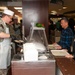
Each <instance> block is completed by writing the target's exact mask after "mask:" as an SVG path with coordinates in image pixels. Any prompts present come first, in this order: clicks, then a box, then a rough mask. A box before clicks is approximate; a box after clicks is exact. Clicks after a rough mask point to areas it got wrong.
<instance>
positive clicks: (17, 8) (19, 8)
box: [14, 7, 22, 10]
mask: <svg viewBox="0 0 75 75" xmlns="http://www.w3.org/2000/svg"><path fill="white" fill-rule="evenodd" d="M14 9H17V10H18V9H22V7H14Z"/></svg>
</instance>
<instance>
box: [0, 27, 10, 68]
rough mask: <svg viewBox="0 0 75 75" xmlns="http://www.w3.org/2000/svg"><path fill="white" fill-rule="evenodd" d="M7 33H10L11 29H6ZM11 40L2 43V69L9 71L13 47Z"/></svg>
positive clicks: (0, 54)
mask: <svg viewBox="0 0 75 75" xmlns="http://www.w3.org/2000/svg"><path fill="white" fill-rule="evenodd" d="M5 31H6V33H9V28H8V27H6V30H5ZM10 43H11V41H10V38H6V39H4V40H3V41H2V42H0V69H7V66H9V65H10V61H11V46H10Z"/></svg>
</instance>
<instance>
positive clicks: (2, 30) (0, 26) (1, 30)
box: [0, 24, 5, 32]
mask: <svg viewBox="0 0 75 75" xmlns="http://www.w3.org/2000/svg"><path fill="white" fill-rule="evenodd" d="M0 32H5V30H4V27H3V25H2V24H0Z"/></svg>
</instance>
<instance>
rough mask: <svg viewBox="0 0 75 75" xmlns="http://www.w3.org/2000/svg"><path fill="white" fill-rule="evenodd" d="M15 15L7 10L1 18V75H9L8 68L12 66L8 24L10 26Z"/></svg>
mask: <svg viewBox="0 0 75 75" xmlns="http://www.w3.org/2000/svg"><path fill="white" fill-rule="evenodd" d="M13 14H14V12H13V11H11V10H8V9H6V10H4V12H3V15H2V18H0V75H7V70H8V66H10V60H11V59H10V58H11V47H10V43H11V41H10V33H9V29H8V27H7V26H6V23H7V24H8V23H9V22H10V21H11V20H12V17H13Z"/></svg>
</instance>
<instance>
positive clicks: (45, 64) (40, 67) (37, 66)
mask: <svg viewBox="0 0 75 75" xmlns="http://www.w3.org/2000/svg"><path fill="white" fill-rule="evenodd" d="M11 71H12V75H55V59H54V58H53V57H52V56H50V57H49V59H46V60H38V61H36V62H24V60H22V58H21V57H20V55H15V56H14V58H13V60H12V61H11Z"/></svg>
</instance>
